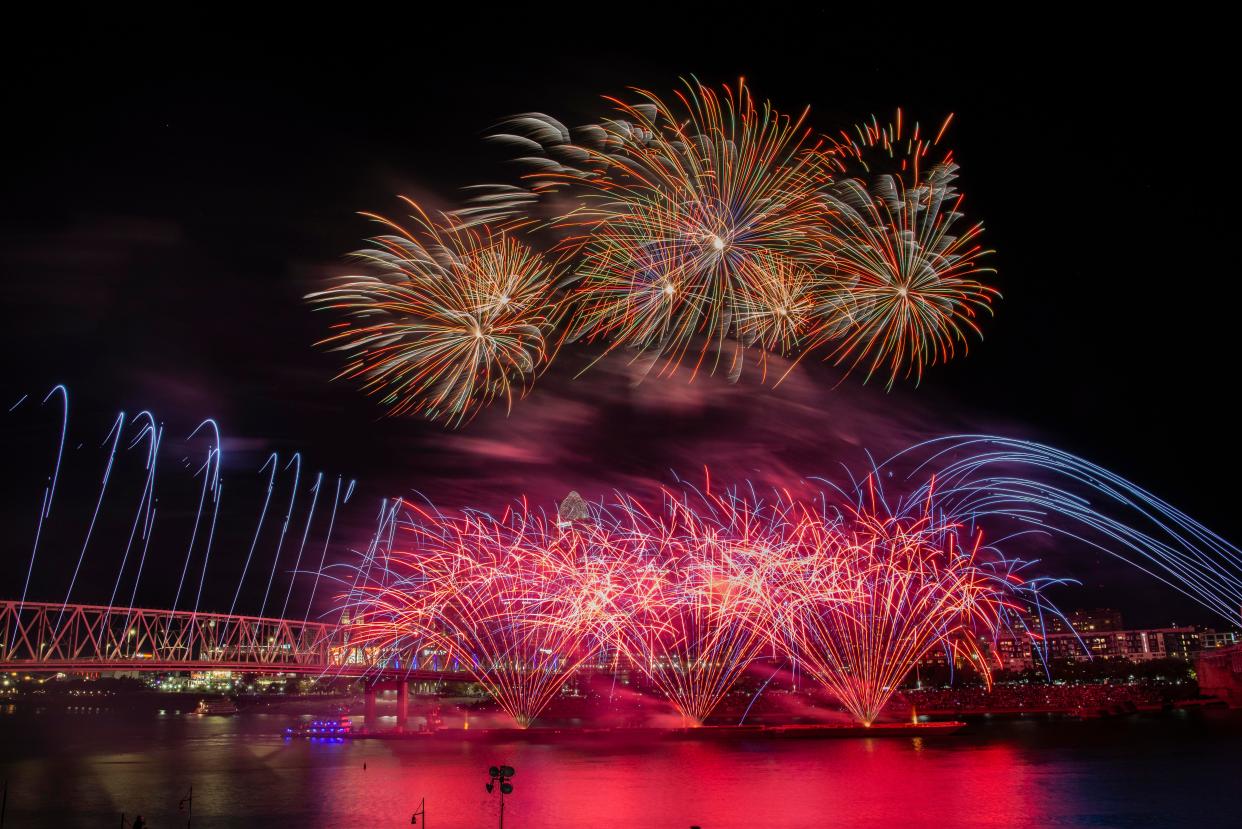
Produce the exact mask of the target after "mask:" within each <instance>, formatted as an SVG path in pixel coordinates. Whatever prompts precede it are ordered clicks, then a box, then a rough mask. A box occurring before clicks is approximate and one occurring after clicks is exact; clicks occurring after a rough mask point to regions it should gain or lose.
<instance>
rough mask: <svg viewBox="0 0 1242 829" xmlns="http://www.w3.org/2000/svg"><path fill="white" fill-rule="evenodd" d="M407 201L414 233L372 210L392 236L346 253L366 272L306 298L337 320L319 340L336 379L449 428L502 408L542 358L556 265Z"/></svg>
mask: <svg viewBox="0 0 1242 829" xmlns="http://www.w3.org/2000/svg"><path fill="white" fill-rule="evenodd" d="M407 203H408V204H409V205H410V207H411V208H413V210H414V211H415V214H414V216H413V221H414V224H413V226H412V228H411V229H407V228H405V227H403V226H401V225H399V224H397V223H396V222H392V221H389V220H387V219H384V218H381V217H379V216H371V218H373V219H375V220H376V221H378V222H380V223H381V224H382V225H384V226H385V228H387V230H388V231H390V232H389V233H387V234H386V235H383V236H379V237H376V238H375V239H373V240H372V241H371V247H370V248H368V249H366V250H363V251H359V252H358V253H357V254H355V255H356V256H357V257H358V258H359V259H361V260H362V261H363V262H365V263H366V264H368V265H369V266H371V268H372V270H373V273H371V274H369V275H362V276H348V277H344V278H342V279H339V280H337V281H336V283H335V284H334V285H333V286H332V287H330V288H328V289H326V290H323V291H318V292H315V293H312V294H309V295H308V297H307V299H308V300H309V301H310V302H311V303H313V304H314V305H315V306H317V307H319V308H323V309H327V310H329V311H333V312H336V313H339V314H341V315H342V316H344V317H345V320H344V321H343V322H340V323H338V324H337V325H336V326H335V328H336V329H338V330H336V332H335V333H333V334H332V335H330V336H329V337H327V338H325V339H324V340H322V341H321V343H320V344H321V345H327V346H329V347H331V348H332V349H334V350H339V351H343V352H345V353H347V354H348V355H349V361H348V363H347V364H346V366H345V368H344V369H343V370H342V371H341V373H340V374H339V375H338V377H344V378H349V379H358V380H361V381H362V386H363V389H364V390H366V391H367V392H368V393H374V394H376V395H378V396H379V397H380V401H381V403H382V404H383V405H384V406H386V407H387V409H388V412H389V413H390V414H392V415H400V414H406V413H420V414H423V415H425V416H426V417H427V418H429V419H431V420H437V421H441V422H443V423H445V424H447V425H449V426H451V427H457V426H460V425H462V424H463V423H466V422H467V421H469V420H470V419H472V418H473V417H474V416H475V415H476V414H478V412H479V411H480V410H481V409H483V408H484V407H486V406H487V405H489V404H490V403H492V402H494V401H495V400H497V399H503V400H504V401H505V403H506V405H508V406H511V405H512V403H513V398H514V396H515V395H518V396H520V395H521V394H522V393H524V391H525V390H526V389H527V388H528V386H529V384H530V382H531V381H532V380H533V378H534V376H535V374H536V372H537V371H538V369H539V368H540V366H541V365H542V364H543V363H544V362H545V361H546V359H547V357H548V351H547V341H546V334H547V331H548V329H549V327H550V316H549V315H550V311H551V308H550V306H549V296H550V291H551V287H552V284H553V282H554V281H555V272H556V267H555V265H553V264H551V263H549V262H548V261H547V260H545V259H544V258H543V257H542V256H541V255H539V254H538V253H536V252H535V251H533V250H532V249H531V248H529V247H528V246H526V245H524V244H522V243H521V242H518V241H517V240H516V239H514V238H513V237H512V236H511V235H510V234H509V233H507V232H506V231H503V230H491V229H488V228H486V227H483V228H477V227H472V228H467V227H463V226H461V225H459V224H457V223H455V222H454V221H453V220H451V219H448V218H445V219H443V220H442V221H440V222H436V221H433V220H432V219H431V218H430V217H428V216H427V215H426V214H425V213H424V212H423V211H422V210H421V209H420V208H419V207H418V206H417V205H415V204H414V203H413V202H410V201H408V200H407Z"/></svg>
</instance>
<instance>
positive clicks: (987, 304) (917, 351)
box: [817, 111, 998, 387]
mask: <svg viewBox="0 0 1242 829" xmlns="http://www.w3.org/2000/svg"><path fill="white" fill-rule="evenodd" d="M948 123H949V122H948V121H947V120H946V121H945V123H944V126H943V127H941V130H940V132H939V133H938V134H937V135H936V137H935V139H934V140H930V141H929V140H927V139H925V138H924V137H922V136H921V135H920V130H919V127H918V125H917V124H916V125H915V126H914V128H913V130H912V131H911V132H910V133H909V134H908V135H907V134H903V124H902V118H901V112H900V111H898V114H897V119H896V121H895V122H894V123H892V124H890V125H888V126H886V127H880V126H878V125H876V124H875V123H872V124H871V125H867V126H865V127H860V128H859V129H858V135H857V138H856V139H851V138H848V137H847V138H846V140H843V141H841V142H838V143H837V145H836V146H835V148H834V150H833V151H832V158H833V161H834V162H836V163H838V164H840V165H841V168H842V169H843V170H850V171H851V172H856V173H857V175H854V176H843V177H839V178H838V179H837V180H835V181H833V182H831V183H828V184H826V185H825V188H824V195H825V200H826V202H827V204H828V206H829V210H828V211H827V217H828V221H829V223H830V224H831V227H832V232H831V234H830V235H831V239H832V242H831V251H832V258H833V267H834V269H835V271H836V273H837V276H838V279H837V280H836V287H835V290H830V291H829V293H828V297H829V299H828V301H827V306H829V311H828V316H831V315H832V312H836V313H837V314H838V315H839V316H838V323H839V324H838V325H836V326H827V327H825V328H824V329H823V333H824V334H826V335H827V336H824V337H823V338H822V339H821V340H820V341H819V342H818V343H817V345H821V346H822V347H823V348H824V349H826V350H827V351H828V359H831V360H834V361H835V362H837V363H838V364H841V365H846V366H848V367H850V368H860V369H861V370H863V371H865V372H866V376H867V377H871V376H873V375H875V374H881V375H887V383H888V385H889V386H890V387H891V386H892V384H893V382H894V381H895V380H896V379H897V378H898V377H899V376H910V375H913V376H914V377H915V378H916V379H921V378H922V373H923V369H924V367H926V366H928V365H931V364H934V363H937V362H945V361H947V360H949V359H951V358H952V357H953V356H954V353H955V351H956V349H957V348H958V347H962V348H965V347H966V343H967V335H968V334H972V333H973V334H975V335H979V336H982V332H981V330H980V328H979V325H978V322H977V318H978V316H979V315H980V314H981V313H984V312H990V310H991V302H992V299H993V298H994V297H995V296H998V293H997V291H996V290H995V289H993V288H991V287H988V286H987V285H985V284H984V283H982V282H981V281H979V279H978V277H979V276H980V275H982V274H985V273H988V272H990V271H991V269H990V268H985V267H983V266H981V264H980V260H981V259H982V258H983V257H984V256H985V255H986V254H987V253H988V251H986V250H984V249H983V248H982V247H981V245H980V244H979V236H980V234H981V233H982V231H983V225H982V224H974V225H971V226H969V227H965V228H963V229H961V230H960V231H957V230H955V227H956V226H957V225H958V223H959V222H960V221H961V220H962V219H963V214H962V213H961V202H962V199H961V196H960V195H959V194H958V193H957V191H956V188H955V181H956V179H957V170H958V167H957V164H956V163H954V161H953V156H952V153H951V152H949V151H945V152H943V155H939V154H933V153H939V147H938V144H939V140H940V138H941V136H943V134H944V130H945V129H946V128H947V127H948ZM932 159H936V160H934V161H933V160H932Z"/></svg>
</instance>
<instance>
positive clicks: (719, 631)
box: [616, 494, 769, 725]
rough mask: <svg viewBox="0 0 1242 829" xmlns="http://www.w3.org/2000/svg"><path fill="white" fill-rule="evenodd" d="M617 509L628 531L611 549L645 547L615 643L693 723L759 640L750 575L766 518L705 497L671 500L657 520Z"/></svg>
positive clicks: (756, 569)
mask: <svg viewBox="0 0 1242 829" xmlns="http://www.w3.org/2000/svg"><path fill="white" fill-rule="evenodd" d="M621 508H622V511H623V513H624V514H625V515H626V518H625V519H624V520H622V521H620V522H619V526H621V527H623V528H625V529H626V530H627V531H628V532H627V535H626V536H625V538H624V539H623V541H622V543H621V544H620V545H616V546H619V547H622V548H627V549H628V548H633V547H635V546H637V547H639V548H640V549H645V550H649V551H650V553H649V554H648V555H645V556H642V557H640V560H639V567H638V568H637V570H636V571H635V573H634V575H633V578H632V580H631V587H630V589H629V590H628V591H626V593H625V594H624V596H623V597H622V598H623V601H624V603H625V609H626V611H627V612H626V617H625V620H624V622H623V623H622V624H620V625H618V626H617V641H618V648H619V650H620V652H621V653H622V654H624V655H625V656H626V657H627V658H628V659H629V661H630V662H631V663H632V664H634V665H635V666H636V667H637V668H638V669H639V670H641V671H642V672H643V673H644V674H645V675H646V676H647V678H648V679H649V680H650V681H651V682H652V684H653V685H655V687H656V688H658V689H659V690H660V691H661V692H662V693H663V694H664V695H665V696H666V697H667V698H668V699H669V701H670V702H672V703H673V705H674V706H675V707H676V708H677V710H678V712H680V714H681V716H682V719H683V722H685V723H686V724H688V725H701V724H702V723H703V722H704V721H705V720H706V719H707V718H708V717H709V716H710V715H711V713H712V711H713V710H714V709H715V708H716V706H717V705H719V703H720V701H721V700H722V699H723V698H724V696H725V695H726V694H727V693H728V692H729V691H730V690H731V689H732V688H733V687H734V685H735V684H736V683H737V681H738V679H739V678H740V677H741V676H742V675H743V674H744V673H745V671H746V669H747V668H748V667H749V666H750V664H751V663H752V662H753V661H754V659H755V658H756V657H757V656H758V655H759V654H760V652H761V651H762V650H763V649H764V647H765V646H766V645H767V644H768V637H767V630H766V629H765V626H764V625H763V622H762V619H761V616H762V611H763V603H762V596H761V594H760V592H759V588H760V586H761V582H760V580H759V578H758V576H759V574H760V573H761V572H762V568H761V565H760V562H761V561H762V559H763V557H764V555H765V554H766V553H767V543H766V540H765V533H766V531H767V530H768V528H769V527H768V524H767V523H766V522H765V521H764V520H763V519H762V518H761V517H760V516H758V515H756V514H755V512H754V511H753V509H752V508H751V505H750V504H749V503H747V502H746V501H744V500H742V499H739V498H716V497H712V496H711V495H710V494H709V495H707V496H706V497H704V498H703V499H702V500H701V502H697V503H696V502H691V501H689V500H688V499H682V500H678V499H675V498H671V497H670V498H669V499H668V509H667V511H666V515H665V516H662V517H661V518H660V519H659V520H658V521H652V520H651V516H649V515H648V514H647V513H646V512H645V511H644V510H643V509H642V508H641V507H639V506H638V505H637V504H636V503H635V502H633V501H628V502H625V503H623V504H622V505H621ZM635 537H637V538H638V542H637V543H635V540H634V539H635Z"/></svg>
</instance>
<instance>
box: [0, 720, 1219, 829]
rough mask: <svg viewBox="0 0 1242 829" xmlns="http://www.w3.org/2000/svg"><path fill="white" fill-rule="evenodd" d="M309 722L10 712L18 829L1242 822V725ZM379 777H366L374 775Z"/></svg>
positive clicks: (8, 749)
mask: <svg viewBox="0 0 1242 829" xmlns="http://www.w3.org/2000/svg"><path fill="white" fill-rule="evenodd" d="M293 721H294V718H291V717H288V716H279V715H271V714H257V713H242V714H239V715H236V716H232V717H196V716H185V715H180V716H178V715H176V714H174V713H173V712H172V711H171V710H170V711H166V712H165V713H163V714H159V713H155V712H150V713H148V712H137V711H127V710H119V711H117V710H91V709H84V710H79V711H64V710H60V709H52V708H48V709H46V710H43V711H35V710H32V709H29V708H23V707H14V706H6V707H0V778H3V779H5V780H7V781H8V802H7V806H6V815H5V818H4V820H5V822H4V827H5V829H10V828H11V829H19V828H20V827H58V829H65V828H66V827H108V826H120V825H121V813H122V812H125V813H127V815H128V817H129V818H132V816H133V815H134V813H135V812H138V813H141V814H143V815H144V817H145V818H146V819H147V822H148V825H149V826H150V827H152V829H165V827H181V826H185V825H186V821H187V817H188V815H187V813H186V812H185V811H178V802H179V801H180V800H181V799H182V798H183V797H185V796H186V795H187V794H188V792H189V790H190V787H191V786H193V803H192V808H193V813H192V820H193V823H192V825H193V826H194V827H252V826H253V827H270V828H271V829H283V827H304V828H306V827H368V829H369V827H384V826H392V827H396V826H409V825H410V815H411V812H412V811H413V810H414V808H415V806H416V805H417V804H418V803H419V802H420V800H424V799H425V803H426V820H427V822H426V824H424V823H423V822H422V819H420V823H419V825H420V826H422V825H427V826H430V827H431V829H454V828H455V827H463V828H464V827H488V826H495V825H496V822H497V809H498V806H499V801H498V795H497V794H492V795H488V793H487V792H486V791H485V789H484V783H485V782H486V776H487V772H486V770H487V768H488V766H490V765H492V764H497V763H506V764H508V765H512V766H514V767H515V768H516V770H517V773H516V775H515V776H514V779H513V783H514V787H515V792H514V793H513V794H512V795H511V796H509V797H507V798H506V802H505V825H506V827H509V829H523V827H551V828H553V829H555V827H571V826H572V827H592V826H604V825H619V826H639V827H646V826H651V827H680V829H686V827H689V826H692V825H697V826H701V827H703V829H726V828H727V827H756V826H759V827H767V826H770V827H890V826H893V827H898V826H899V827H952V826H970V827H1016V826H1022V827H1036V826H1057V827H1066V826H1069V827H1072V826H1090V827H1113V826H1115V827H1140V826H1153V827H1178V826H1194V827H1215V826H1242V712H1223V711H1214V712H1205V713H1174V714H1165V715H1158V716H1156V715H1152V716H1133V717H1126V718H1117V719H1108V720H1099V721H1092V722H1071V721H1058V720H1048V719H1029V720H994V721H981V722H977V723H972V725H971V727H970V728H969V729H968V730H967V731H965V732H963V733H960V734H958V735H953V736H942V737H927V738H920V739H912V738H882V739H814V740H769V741H762V740H758V741H741V742H736V743H723V742H700V741H668V742H659V743H650V744H630V745H625V744H619V743H617V742H616V741H612V740H607V739H586V740H575V741H571V742H567V743H513V744H487V743H480V742H467V741H460V740H445V739H437V740H434V741H416V740H406V741H379V740H356V741H350V742H343V743H311V742H307V741H304V740H293V741H288V742H287V741H285V740H284V739H282V738H280V737H279V736H277V734H278V733H279V732H280V730H281V729H282V728H283V727H284V726H285V725H288V724H291V723H292V722H293ZM364 764H365V768H364Z"/></svg>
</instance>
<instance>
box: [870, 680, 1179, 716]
mask: <svg viewBox="0 0 1242 829" xmlns="http://www.w3.org/2000/svg"><path fill="white" fill-rule="evenodd" d="M1196 694H1197V688H1196V687H1195V686H1194V684H1193V683H1188V682H1182V681H1178V682H1150V681H1143V682H1128V683H1123V682H1093V683H1087V682H1075V683H1055V684H1053V683H1030V684H1027V683H1020V684H1019V683H1014V684H997V685H993V686H992V687H991V688H985V687H983V686H969V687H961V688H921V689H914V690H906V691H903V692H902V693H901V694H900V695H899V696H898V697H897V698H895V699H894V703H893V704H894V705H895V706H897V707H907V708H909V707H911V706H912V707H914V709H915V710H916V711H918V712H920V713H927V714H931V713H959V714H969V713H987V712H998V711H1084V712H1098V711H1112V710H1133V709H1137V708H1150V707H1159V706H1163V705H1166V704H1169V703H1172V702H1175V701H1177V700H1184V699H1191V698H1193V697H1194V696H1196Z"/></svg>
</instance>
